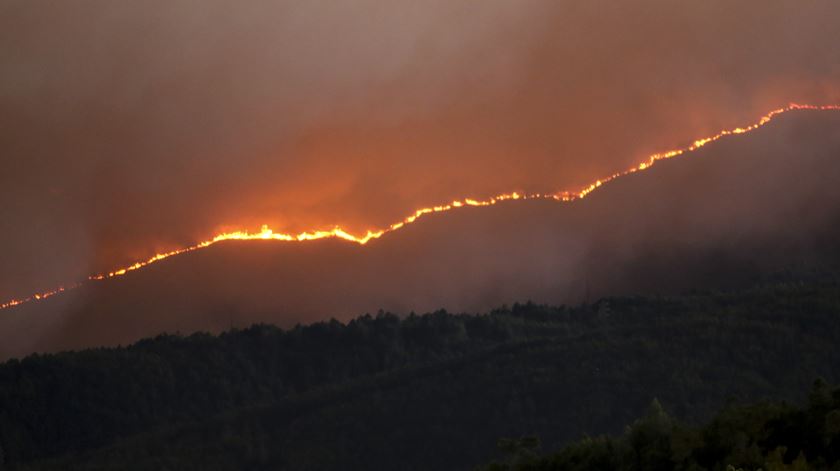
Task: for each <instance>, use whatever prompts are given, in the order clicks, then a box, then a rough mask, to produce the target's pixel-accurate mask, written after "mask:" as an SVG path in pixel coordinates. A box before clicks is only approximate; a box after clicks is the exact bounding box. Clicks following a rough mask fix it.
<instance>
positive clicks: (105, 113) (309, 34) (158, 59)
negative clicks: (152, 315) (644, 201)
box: [0, 0, 840, 299]
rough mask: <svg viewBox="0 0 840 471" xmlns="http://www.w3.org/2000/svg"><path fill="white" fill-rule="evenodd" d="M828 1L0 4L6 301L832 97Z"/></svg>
mask: <svg viewBox="0 0 840 471" xmlns="http://www.w3.org/2000/svg"><path fill="white" fill-rule="evenodd" d="M838 20H840V5H838V4H837V2H834V1H829V0H823V1H819V0H817V1H810V2H806V3H803V2H798V3H792V2H782V1H778V2H777V1H770V2H767V1H758V0H749V1H742V2H737V3H733V2H728V1H722V0H720V1H719V0H714V1H704V2H673V1H669V0H637V1H632V2H613V1H606V0H595V1H587V2H573V1H566V0H563V1H548V0H545V1H537V0H526V1H521V2H509V1H504V0H489V1H483V2H480V4H478V3H476V2H469V1H466V0H456V1H452V0H446V1H444V0H433V1H426V2H409V1H383V0H361V1H356V2H318V1H306V2H305V1H292V0H287V1H281V2H269V1H254V2H248V4H241V3H240V4H236V3H232V2H224V1H221V0H205V1H197V0H196V1H191V0H176V1H149V2H114V1H102V0H91V1H85V2H73V3H72V4H69V3H55V2H45V1H37V0H36V1H29V2H15V1H10V0H0V65H2V70H3V74H2V75H0V144H2V152H0V164H2V171H0V192H2V198H0V233H1V234H2V235H0V247H2V249H0V295H2V298H3V299H6V298H9V297H16V296H19V295H25V294H29V293H30V292H34V291H38V290H41V289H44V288H51V287H53V286H54V285H56V284H60V283H61V282H65V281H72V280H76V279H78V278H81V277H84V276H85V275H87V274H90V273H93V272H98V271H103V270H107V269H108V268H112V267H115V266H119V265H123V264H124V263H125V262H129V261H135V260H137V259H142V258H145V257H147V256H148V255H150V254H151V253H154V252H157V251H162V250H168V249H172V248H176V247H179V246H183V245H188V244H189V243H192V242H194V241H195V240H199V239H205V238H207V236H209V235H212V234H213V233H214V232H216V231H219V230H224V229H232V228H237V229H238V228H251V229H254V228H256V227H258V226H259V225H260V224H263V223H268V224H270V225H271V226H272V227H274V228H276V229H286V230H302V229H317V228H324V227H332V226H333V225H335V224H340V225H343V226H346V227H348V228H349V229H352V230H364V229H368V228H373V227H379V226H382V225H385V224H387V223H390V222H393V221H394V220H397V219H400V218H402V217H403V216H404V215H405V214H406V213H408V212H410V211H412V210H413V209H414V208H416V207H419V206H427V205H429V204H435V203H439V202H446V201H449V200H451V199H454V198H461V197H465V196H479V197H480V196H487V195H492V194H496V193H499V192H506V191H511V190H527V191H556V190H560V189H565V188H574V187H576V186H579V185H582V184H584V183H588V182H589V181H590V180H591V179H592V178H595V177H598V176H601V175H605V174H610V173H612V172H614V171H615V170H619V169H624V168H626V167H628V166H630V165H631V164H633V163H635V162H637V161H639V160H641V159H642V158H643V156H645V155H647V154H649V153H652V152H655V151H658V150H662V149H667V148H671V147H674V146H677V145H683V144H685V143H686V142H690V140H691V139H693V138H694V137H696V136H702V135H706V134H709V133H712V132H715V131H717V130H719V129H721V128H724V127H732V126H735V125H738V124H741V123H746V122H750V121H751V120H752V119H753V118H754V117H755V116H757V115H760V114H763V113H764V112H766V111H767V110H768V109H771V108H775V107H778V106H779V105H784V104H786V103H787V102H789V101H802V102H840V87H839V86H838V84H839V83H840V57H838V56H840V49H838V48H836V47H832V46H833V45H836V44H840V32H838V30H837V28H836V24H837V21H838Z"/></svg>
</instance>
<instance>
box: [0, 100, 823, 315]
mask: <svg viewBox="0 0 840 471" xmlns="http://www.w3.org/2000/svg"><path fill="white" fill-rule="evenodd" d="M794 110H812V111H840V105H803V104H796V103H792V104H790V105H788V106H786V107H784V108H779V109H775V110H773V111H770V112H769V113H767V114H765V115H764V116H762V117H761V118H759V120H758V121H756V122H755V123H753V124H750V125H748V126H746V127H737V128H734V129H728V130H723V131H720V132H719V133H717V134H715V135H713V136H709V137H704V138H701V139H697V140H696V141H694V142H693V143H692V144H691V145H689V146H688V147H684V148H681V149H674V150H669V151H666V152H661V153H657V154H653V155H651V156H649V157H648V158H647V159H646V160H645V161H644V162H641V163H640V164H638V165H636V166H635V167H632V168H630V169H627V170H624V171H622V172H617V173H614V174H612V175H609V176H607V177H604V178H601V179H598V180H596V181H594V182H592V183H590V184H589V185H588V186H585V187H584V188H583V189H581V190H578V191H560V192H557V193H547V194H542V193H533V194H521V193H517V192H513V193H504V194H500V195H497V196H493V197H491V198H488V199H485V200H476V199H472V198H465V199H463V200H455V201H452V202H451V203H448V204H444V205H440V206H433V207H428V208H421V209H418V210H416V211H414V213H413V214H411V215H409V216H407V217H406V218H404V219H403V220H402V221H399V222H396V223H394V224H391V225H390V226H388V227H386V228H384V229H377V230H368V231H367V232H366V233H364V234H358V235H357V234H352V233H350V232H347V231H345V230H344V229H342V228H341V227H335V228H333V229H330V230H319V231H309V232H301V233H300V234H283V233H278V232H274V231H273V230H272V229H270V228H269V227H268V226H266V225H264V226H262V228H261V229H260V231H259V232H248V231H236V232H226V233H223V234H218V235H216V236H215V237H213V238H212V239H209V240H206V241H203V242H199V243H197V244H195V245H193V246H190V247H185V248H182V249H177V250H173V251H171V252H166V253H159V254H155V255H154V256H153V257H151V258H149V259H148V260H145V261H141V262H136V263H134V264H132V265H129V266H127V267H122V268H118V269H116V270H114V271H111V272H108V273H101V274H97V275H92V276H90V277H88V280H89V281H99V280H107V279H108V278H114V277H117V276H122V275H125V274H126V273H128V272H131V271H134V270H139V269H141V268H143V267H145V266H148V265H151V264H152V263H155V262H158V261H161V260H163V259H166V258H169V257H173V256H175V255H180V254H183V253H187V252H193V251H195V250H199V249H203V248H206V247H209V246H211V245H213V244H216V243H218V242H223V241H226V240H277V241H286V242H295V241H297V242H303V241H307V240H318V239H328V238H337V239H344V240H346V241H349V242H355V243H357V244H360V245H365V244H367V243H368V242H370V241H371V240H375V239H378V238H380V237H382V236H383V235H385V234H387V233H389V232H394V231H396V230H399V229H401V228H403V227H405V226H406V225H408V224H411V223H413V222H415V221H417V220H418V219H420V218H421V217H423V216H425V215H427V214H432V213H440V212H445V211H450V210H452V209H457V208H465V207H471V206H492V205H495V204H496V203H499V202H501V201H508V200H520V199H523V200H525V199H551V200H556V201H563V202H571V201H575V200H579V199H583V198H585V197H586V196H587V195H589V194H590V193H592V192H593V191H595V190H596V189H598V188H599V187H601V186H603V185H604V184H606V183H609V182H611V181H613V180H615V179H616V178H619V177H623V176H625V175H629V174H631V173H635V172H639V171H642V170H647V169H649V168H651V167H652V166H654V165H655V164H656V163H657V162H659V161H660V160H667V159H671V158H673V157H677V156H679V155H683V154H685V153H688V152H692V151H695V150H697V149H699V148H701V147H703V146H705V145H707V144H709V143H712V142H715V141H717V140H719V139H721V138H724V137H726V136H730V135H735V134H745V133H748V132H750V131H754V130H756V129H758V128H760V127H762V126H764V125H765V124H767V123H769V122H770V121H772V120H773V119H774V118H775V117H777V116H779V115H781V114H784V113H787V112H788V111H794ZM81 285H82V283H75V284H73V285H69V286H67V287H59V288H57V289H55V290H52V291H47V292H44V293H39V294H34V295H32V296H29V297H26V298H21V299H13V300H11V301H8V302H6V303H3V304H0V310H2V309H6V308H10V307H13V306H18V305H20V304H24V303H28V302H31V301H40V300H42V299H46V298H49V297H51V296H55V295H57V294H60V293H62V292H64V291H67V290H70V289H74V288H78V287H79V286H81Z"/></svg>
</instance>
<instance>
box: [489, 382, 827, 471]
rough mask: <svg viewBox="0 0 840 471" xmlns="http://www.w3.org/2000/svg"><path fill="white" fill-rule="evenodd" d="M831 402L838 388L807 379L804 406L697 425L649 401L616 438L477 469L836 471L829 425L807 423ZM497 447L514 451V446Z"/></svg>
mask: <svg viewBox="0 0 840 471" xmlns="http://www.w3.org/2000/svg"><path fill="white" fill-rule="evenodd" d="M838 407H840V388H834V389H832V388H829V387H828V385H827V383H825V382H824V381H821V380H818V381H817V382H816V383H815V384H814V387H813V388H812V390H811V395H810V400H809V402H808V405H807V406H805V407H803V408H797V407H792V406H789V405H786V404H770V403H763V404H757V405H751V406H740V407H732V406H730V407H728V408H726V409H725V410H724V411H722V412H720V413H719V414H718V415H717V416H716V417H715V418H714V420H712V421H711V422H709V423H707V424H706V425H704V426H702V427H691V426H687V425H684V424H681V423H679V422H677V421H674V420H672V419H671V418H670V417H668V415H667V414H665V412H664V411H663V409H662V406H661V405H660V404H659V402H658V401H654V404H653V405H652V406H651V408H650V410H649V412H648V414H647V415H646V416H645V417H643V418H642V419H639V420H637V421H636V422H634V423H633V425H631V426H630V427H628V428H627V430H626V431H625V433H624V435H622V436H621V437H618V438H609V437H600V438H597V439H591V438H585V439H583V440H580V441H577V442H574V443H571V444H569V445H566V446H565V447H563V448H562V449H560V450H559V451H557V452H554V453H550V454H548V455H544V456H537V455H536V454H534V453H531V454H529V455H527V459H510V460H507V461H506V462H504V463H498V462H496V463H491V464H490V465H487V466H486V467H485V468H484V469H486V470H488V471H489V470H492V471H520V470H521V471H526V470H546V471H548V470H579V471H589V470H591V471H597V470H603V469H610V470H620V471H647V470H663V471H676V470H726V471H745V470H763V471H811V470H824V469H834V470H836V469H840V453H838V452H840V449H838V439H840V433H838V432H837V431H836V430H833V429H829V428H821V429H820V428H818V429H816V430H815V429H814V428H813V426H814V424H817V423H821V422H822V423H828V418H829V417H828V416H829V415H831V414H832V413H834V412H835V411H837V410H838V409H837V408H838ZM803 419H804V420H803ZM782 436H784V438H783V439H779V438H780V437H782ZM774 437H775V439H774ZM505 443H507V442H505ZM504 451H506V452H507V453H518V450H517V449H516V448H513V449H510V448H506V449H504ZM517 456H518V455H517Z"/></svg>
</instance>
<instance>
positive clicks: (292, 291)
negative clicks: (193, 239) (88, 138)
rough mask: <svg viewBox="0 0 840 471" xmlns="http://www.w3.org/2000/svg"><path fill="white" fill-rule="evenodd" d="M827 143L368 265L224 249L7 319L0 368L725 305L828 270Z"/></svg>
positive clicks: (264, 245) (479, 227)
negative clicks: (714, 302) (215, 338)
mask: <svg viewBox="0 0 840 471" xmlns="http://www.w3.org/2000/svg"><path fill="white" fill-rule="evenodd" d="M837 129H840V113H836V112H808V111H794V112H790V113H788V114H787V115H785V116H782V117H780V118H778V119H777V120H775V121H773V122H772V123H770V124H768V125H766V126H764V127H762V128H761V129H759V130H757V131H754V132H752V133H749V134H746V135H740V136H731V137H728V138H725V139H723V140H721V141H718V142H716V143H713V144H710V145H708V146H706V147H703V148H701V149H700V150H698V151H697V152H693V153H690V154H687V155H684V156H681V157H679V158H676V159H673V160H669V161H665V162H662V163H660V164H658V165H656V166H654V167H653V168H651V169H650V170H647V171H645V172H640V173H637V174H633V175H630V176H627V177H623V178H620V179H618V180H616V181H614V182H611V183H610V184H608V185H605V186H603V187H602V188H600V189H598V190H597V191H595V192H593V193H592V194H591V195H590V196H589V197H587V198H586V199H584V200H581V201H577V202H574V203H571V204H561V203H555V202H551V201H509V202H503V203H500V204H498V205H496V206H493V207H486V208H469V209H464V210H459V211H453V212H449V213H443V214H436V215H431V216H427V217H425V218H423V219H422V220H421V221H420V222H418V223H416V224H412V225H410V226H408V227H406V228H405V229H403V230H400V231H398V232H395V233H392V234H388V235H387V236H385V237H383V238H382V239H381V240H377V241H374V242H371V243H370V244H369V245H367V246H364V247H360V246H356V245H353V244H348V243H344V242H342V241H338V240H322V241H315V242H307V243H294V244H289V243H276V242H235V241H231V242H225V243H222V244H219V245H218V246H213V247H211V248H209V249H205V250H201V251H198V252H194V253H189V254H185V255H181V256H177V257H173V258H171V259H167V260H165V261H163V262H160V263H157V264H155V265H153V266H150V267H147V268H145V269H143V270H139V271H137V272H132V273H130V274H129V275H127V276H124V277H120V278H118V279H113V280H108V281H106V282H102V283H94V284H91V285H87V286H85V287H84V288H82V289H80V290H77V291H74V292H72V293H68V294H65V295H62V296H56V297H54V298H50V299H48V300H46V301H44V302H40V303H33V304H29V305H26V306H22V307H19V308H15V309H12V310H8V311H6V312H3V313H2V316H0V333H2V334H0V358H8V357H10V356H20V355H24V354H27V353H30V352H33V351H40V352H45V351H57V350H61V349H66V348H82V347H85V346H96V345H117V344H126V343H130V342H133V341H136V340H138V339H140V338H142V337H144V336H151V335H155V334H157V333H159V332H164V331H169V332H172V331H182V332H193V331H199V330H209V331H213V332H219V331H221V330H224V329H227V328H230V327H231V326H240V327H242V326H247V325H250V324H252V323H254V322H270V323H275V324H278V325H280V326H284V327H289V326H292V325H294V324H295V323H297V322H305V323H308V322H315V321H319V320H323V319H327V318H329V317H336V318H338V319H342V320H348V319H350V318H352V317H353V316H355V315H358V314H359V313H361V312H375V311H377V310H378V309H385V310H388V311H391V312H396V313H399V314H407V313H408V312H410V311H417V312H425V311H430V310H434V309H439V308H441V307H446V308H447V309H450V310H453V311H462V310H465V311H485V310H488V309H491V308H492V307H493V306H498V305H501V304H503V303H506V302H510V300H513V299H533V300H536V301H539V302H545V303H555V304H557V303H579V302H582V301H585V300H587V299H594V298H596V297H598V296H605V295H614V294H624V293H649V294H656V293H659V294H667V293H677V292H680V291H681V290H684V289H688V288H691V287H696V286H702V287H719V288H725V287H736V286H744V283H745V282H748V281H749V280H750V279H752V278H753V277H754V276H756V275H758V274H761V273H766V272H768V271H772V270H776V269H779V268H780V267H787V266H793V265H805V266H822V265H832V264H834V261H836V260H837V259H838V257H837V254H838V253H840V251H838V243H837V241H838V240H840V238H839V237H838V235H840V221H838V217H837V214H839V213H838V209H840V187H838V186H837V185H836V182H837V181H840V159H838V158H837V157H838V156H840V137H838V136H840V134H838V133H837V132H836V131H837ZM22 332H23V333H25V335H21V334H20V333H22Z"/></svg>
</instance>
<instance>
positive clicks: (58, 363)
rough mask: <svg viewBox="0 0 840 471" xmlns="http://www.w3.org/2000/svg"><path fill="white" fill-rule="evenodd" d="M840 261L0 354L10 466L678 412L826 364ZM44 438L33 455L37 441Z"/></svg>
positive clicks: (552, 430) (399, 447)
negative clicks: (817, 270) (649, 410)
mask: <svg viewBox="0 0 840 471" xmlns="http://www.w3.org/2000/svg"><path fill="white" fill-rule="evenodd" d="M838 338H840V276H837V275H833V274H830V273H829V274H808V273H806V274H798V275H795V276H794V275H784V274H783V275H779V276H776V277H773V278H769V279H766V280H765V281H763V282H761V283H758V284H756V285H754V286H752V287H750V288H745V289H738V290H732V291H696V292H693V293H691V294H685V295H680V296H664V297H659V296H632V297H610V298H604V299H601V300H600V301H597V302H594V303H591V304H583V305H579V306H573V307H569V306H565V307H548V306H541V305H535V304H524V305H520V304H518V305H514V306H513V307H510V308H501V309H497V310H495V311H493V312H492V313H490V314H488V315H479V316H476V315H455V314H449V313H446V312H443V311H440V312H436V313H431V314H426V315H422V316H409V317H406V318H403V319H400V318H398V317H395V316H393V315H389V314H379V315H376V316H364V317H360V318H357V319H355V320H353V321H351V322H349V323H347V324H343V323H340V322H336V321H331V322H324V323H317V324H313V325H310V326H306V327H296V328H294V329H291V330H282V329H278V328H276V327H271V326H265V325H261V326H254V327H251V328H248V329H245V330H233V331H229V332H226V333H224V334H222V335H220V336H212V335H207V334H195V335H190V336H187V337H181V336H160V337H157V338H153V339H147V340H143V341H141V342H139V343H137V344H135V345H132V346H130V347H123V348H113V349H106V348H99V349H93V350H86V351H81V352H75V353H73V352H70V353H61V354H56V355H36V356H31V357H28V358H25V359H23V360H12V361H9V362H6V363H5V364H2V365H0V449H2V456H3V460H4V462H5V464H6V465H7V466H9V467H11V468H12V469H114V468H119V469H138V470H140V469H143V470H145V469H202V470H214V469H236V470H240V469H278V468H283V469H468V468H470V467H471V466H473V465H475V464H478V463H486V462H489V461H490V460H491V459H494V457H498V455H496V451H495V445H496V441H497V439H499V438H502V437H519V436H523V435H529V434H537V435H539V436H540V437H541V438H542V440H543V443H544V449H545V450H546V451H552V450H554V449H556V447H557V446H558V445H560V444H563V443H567V442H569V441H570V440H575V439H577V438H579V437H581V435H582V434H584V433H588V434H601V433H613V434H617V433H620V432H621V431H622V430H623V428H624V427H625V426H626V425H627V424H630V423H631V422H632V421H633V420H634V419H635V418H636V417H638V416H640V415H641V414H642V413H643V411H644V410H645V409H646V407H647V406H648V404H650V402H651V401H652V400H653V399H654V398H658V399H659V401H660V402H661V404H662V405H663V406H664V408H665V410H666V411H668V412H669V413H671V414H672V415H673V416H675V417H677V418H680V419H684V420H687V421H689V422H690V423H696V422H698V421H704V420H707V419H709V418H710V417H711V414H712V413H713V412H714V411H716V410H717V409H718V408H720V407H721V406H723V405H724V404H725V403H727V401H729V402H732V401H734V402H743V401H753V400H756V399H760V398H772V399H785V400H799V399H801V398H802V394H803V391H806V390H807V388H808V387H809V385H810V384H811V383H812V381H813V380H814V378H817V377H824V378H826V379H827V380H829V381H831V382H837V381H838V380H840V350H838V349H837V348H836V342H837V339H838ZM47 458H50V459H49V460H47V461H44V460H45V459H47Z"/></svg>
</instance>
